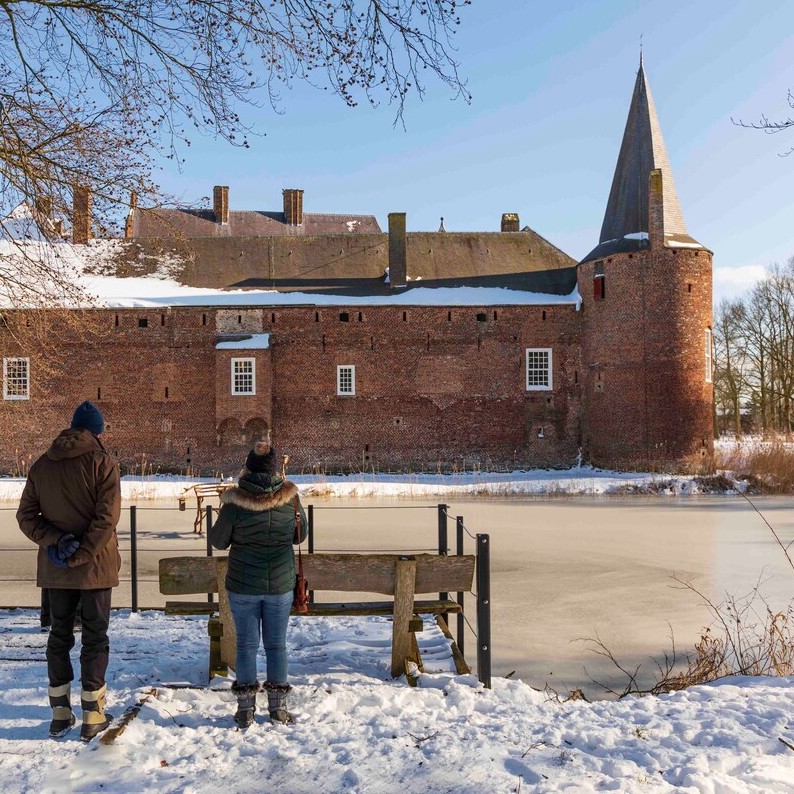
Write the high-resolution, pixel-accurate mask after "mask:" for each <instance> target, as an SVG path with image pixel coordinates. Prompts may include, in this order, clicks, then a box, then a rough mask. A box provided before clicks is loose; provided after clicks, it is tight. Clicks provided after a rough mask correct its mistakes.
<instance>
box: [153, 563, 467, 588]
mask: <svg viewBox="0 0 794 794" xmlns="http://www.w3.org/2000/svg"><path fill="white" fill-rule="evenodd" d="M411 558H412V559H415V560H416V586H415V589H414V592H415V593H437V592H445V591H446V592H456V591H467V590H470V589H471V586H472V581H473V579H474V565H475V557H474V555H470V554H466V555H455V556H452V557H442V556H440V555H436V554H416V555H412V556H411ZM225 559H226V558H225V557H165V558H163V559H161V560H160V592H161V593H162V594H163V595H189V594H194V593H217V592H218V570H219V568H218V564H219V563H220V562H223V563H225ZM399 559H401V557H400V555H396V554H304V555H303V568H304V573H305V574H306V579H307V580H308V582H309V589H310V590H327V591H336V592H348V593H355V592H361V593H383V594H385V595H394V579H395V574H394V571H395V563H396V561H397V560H399ZM224 573H225V572H224Z"/></svg>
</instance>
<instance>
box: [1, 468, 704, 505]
mask: <svg viewBox="0 0 794 794" xmlns="http://www.w3.org/2000/svg"><path fill="white" fill-rule="evenodd" d="M288 476H289V478H290V479H291V480H292V481H294V482H295V483H296V484H297V485H298V487H299V489H300V491H301V494H303V495H305V496H311V497H329V498H334V497H339V498H370V497H395V498H401V497H402V498H425V497H437V496H438V497H444V496H446V497H449V498H453V497H466V496H475V495H479V494H488V495H491V496H520V495H528V496H562V495H570V496H594V495H601V494H604V495H608V494H620V493H626V492H635V493H637V492H648V493H662V494H670V495H685V494H699V493H704V487H703V486H702V485H701V484H700V483H699V481H698V480H697V479H696V478H695V477H691V476H686V475H676V476H671V475H665V474H658V473H656V474H651V473H638V472H618V471H606V470H602V469H594V468H591V467H590V466H577V467H574V468H571V469H565V470H559V469H532V470H530V471H513V472H487V471H482V470H476V471H469V472H461V473H459V474H375V473H373V474H367V473H361V474H351V475H348V476H330V475H328V476H326V475H309V474H297V473H295V474H292V473H290V474H289V475H288ZM199 482H212V480H206V479H204V480H202V479H196V478H193V479H189V478H185V477H176V476H171V475H155V476H150V477H134V476H126V477H124V478H123V479H122V482H121V488H122V497H123V499H124V500H125V501H128V502H129V501H137V500H146V499H176V498H177V497H178V496H179V495H180V494H181V493H182V492H183V491H184V490H185V489H186V488H189V487H190V486H192V485H195V484H197V483H199ZM24 485H25V480H24V479H21V478H16V477H5V478H2V479H0V501H6V502H11V501H15V500H18V499H19V497H20V495H21V494H22V489H23V487H24Z"/></svg>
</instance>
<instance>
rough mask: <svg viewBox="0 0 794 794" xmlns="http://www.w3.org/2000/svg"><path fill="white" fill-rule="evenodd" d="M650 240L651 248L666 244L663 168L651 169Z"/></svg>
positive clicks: (649, 190) (649, 202) (649, 196)
mask: <svg viewBox="0 0 794 794" xmlns="http://www.w3.org/2000/svg"><path fill="white" fill-rule="evenodd" d="M648 242H649V243H650V245H651V248H656V247H659V248H661V247H662V246H663V245H664V182H663V180H662V169H661V168H654V169H653V171H651V174H650V179H649V182H648Z"/></svg>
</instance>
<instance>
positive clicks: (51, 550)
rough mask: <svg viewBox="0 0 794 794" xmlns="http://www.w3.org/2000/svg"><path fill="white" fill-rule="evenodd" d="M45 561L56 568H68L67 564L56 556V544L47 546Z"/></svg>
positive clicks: (59, 556)
mask: <svg viewBox="0 0 794 794" xmlns="http://www.w3.org/2000/svg"><path fill="white" fill-rule="evenodd" d="M47 559H48V560H49V561H50V562H51V563H52V564H53V565H54V566H55V567H56V568H68V567H69V563H68V562H66V560H64V559H63V557H61V555H60V554H58V544H57V543H53V544H52V545H51V546H47Z"/></svg>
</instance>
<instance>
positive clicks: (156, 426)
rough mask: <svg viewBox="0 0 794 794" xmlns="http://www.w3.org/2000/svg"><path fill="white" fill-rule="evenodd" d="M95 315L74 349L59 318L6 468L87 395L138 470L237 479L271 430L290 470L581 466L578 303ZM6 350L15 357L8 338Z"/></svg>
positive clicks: (10, 406)
mask: <svg viewBox="0 0 794 794" xmlns="http://www.w3.org/2000/svg"><path fill="white" fill-rule="evenodd" d="M344 314H346V315H347V321H343V320H342V319H340V316H342V315H344ZM92 318H93V319H92V324H91V333H90V334H85V333H84V334H82V335H81V336H80V338H79V339H78V338H76V336H75V334H73V333H71V332H70V331H69V330H68V329H67V328H58V327H57V326H58V320H57V318H56V319H54V320H53V327H52V328H51V329H50V330H51V333H49V334H48V339H49V340H50V341H49V347H48V349H47V350H45V349H40V350H38V351H37V352H36V353H31V375H32V383H31V399H30V400H26V401H19V402H15V403H10V402H5V401H4V405H3V410H4V412H5V416H6V418H7V421H5V422H4V428H3V433H2V435H3V438H2V440H3V444H2V452H0V455H1V456H2V460H0V466H2V468H3V469H11V468H15V467H16V468H18V467H19V454H18V453H17V452H16V450H22V451H23V452H24V451H25V450H27V451H28V452H27V454H28V455H29V456H32V457H35V456H37V455H38V454H40V453H41V452H43V451H44V449H46V446H47V445H48V444H49V442H50V440H51V439H52V437H53V436H54V435H55V434H56V433H57V432H58V431H59V430H60V429H61V428H62V427H65V426H67V425H68V422H69V419H70V417H71V413H72V411H73V409H74V407H75V405H77V404H78V403H79V402H80V401H82V400H84V399H91V400H94V401H95V402H96V403H97V404H98V405H99V406H100V408H101V410H102V411H103V412H104V413H105V415H106V419H107V423H108V428H107V432H106V435H105V437H104V440H105V443H106V445H107V446H108V448H109V449H111V450H112V451H114V452H115V453H116V454H117V455H118V456H119V459H120V460H121V462H122V463H123V464H124V465H125V466H126V467H128V468H136V469H137V470H139V471H140V470H143V469H145V470H146V471H151V470H157V469H158V468H159V469H161V470H164V469H168V470H173V469H175V470H184V469H185V468H186V467H187V466H191V467H193V468H195V469H198V470H200V471H203V472H213V471H222V472H224V473H227V474H232V473H235V472H236V471H237V470H238V469H239V466H240V465H241V463H242V461H243V459H244V455H245V451H246V450H247V448H248V446H249V445H250V443H251V441H252V440H253V439H254V438H255V437H257V436H258V435H261V434H263V433H264V432H266V431H267V429H269V428H270V427H272V429H273V433H274V440H275V442H276V444H277V446H278V447H279V448H280V450H281V451H284V452H288V453H289V454H290V455H291V463H290V468H291V470H292V471H296V470H310V469H312V468H314V469H321V470H339V469H361V468H366V469H370V468H374V469H376V470H378V471H385V470H388V469H403V470H405V469H410V470H419V469H429V468H433V469H434V468H436V467H440V468H442V469H444V470H449V469H454V468H458V469H462V468H466V469H470V468H471V467H473V466H475V465H480V464H481V465H483V466H494V467H499V468H503V467H513V466H549V465H556V466H568V465H570V464H571V463H572V462H573V461H574V460H575V458H576V454H577V450H578V446H579V443H580V435H581V431H580V427H579V417H580V388H581V387H580V385H579V383H580V374H579V369H580V364H579V333H578V329H579V322H580V315H579V314H578V313H577V312H576V310H575V308H574V307H571V306H547V307H539V306H537V307H536V306H531V307H444V308H437V307H357V306H351V307H321V308H318V309H315V308H313V307H305V306H304V307H281V308H275V309H262V308H257V309H251V308H249V307H245V308H241V309H240V310H237V309H224V310H215V309H211V308H185V309H174V310H163V311H160V310H153V309H120V310H97V311H95V312H93V313H92ZM263 332H264V333H269V334H271V346H270V348H265V349H256V350H252V351H242V350H240V351H237V350H235V351H229V350H216V348H215V344H216V340H217V335H218V333H223V334H234V333H263ZM55 340H60V341H55ZM0 346H2V347H3V355H9V354H10V355H14V354H16V352H14V349H13V344H12V342H11V336H10V334H6V335H5V336H2V337H0ZM527 347H544V348H546V347H548V348H551V349H552V350H553V368H554V390H553V391H548V392H528V391H526V388H525V378H526V373H525V354H524V351H525V349H526V348H527ZM54 353H57V354H58V356H56V357H59V358H60V359H61V361H60V363H59V365H58V366H50V367H49V368H48V370H47V384H46V386H47V388H46V389H44V388H43V386H44V384H39V383H37V373H38V372H40V371H43V370H44V364H43V361H44V358H45V357H46V358H50V359H51V358H53V355H52V354H54ZM238 355H240V356H249V355H250V356H252V357H254V358H255V359H256V362H257V364H256V368H257V392H256V395H255V396H245V397H233V396H232V395H231V394H230V391H231V389H230V372H231V365H230V360H231V358H232V357H233V356H238ZM338 364H347V365H353V366H355V368H356V394H355V396H344V397H340V396H337V394H336V367H337V365H338ZM12 450H15V451H14V452H12Z"/></svg>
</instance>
